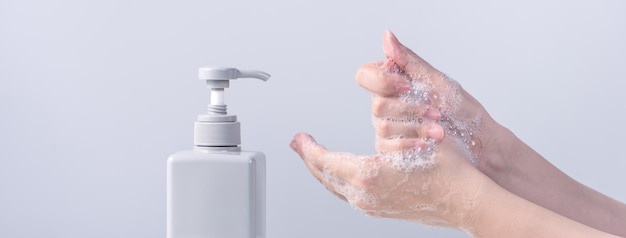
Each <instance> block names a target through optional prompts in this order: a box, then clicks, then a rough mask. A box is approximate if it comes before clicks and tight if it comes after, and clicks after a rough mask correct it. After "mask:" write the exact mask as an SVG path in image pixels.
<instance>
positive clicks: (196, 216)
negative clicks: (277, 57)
mask: <svg viewBox="0 0 626 238" xmlns="http://www.w3.org/2000/svg"><path fill="white" fill-rule="evenodd" d="M198 76H199V78H200V79H201V80H205V81H206V84H207V87H208V88H210V89H211V101H210V104H209V106H208V112H207V114H204V115H198V118H197V121H196V122H195V125H194V145H195V146H194V148H193V150H187V151H180V152H177V153H175V154H173V155H171V156H170V157H169V158H168V160H167V238H191V237H211V238H213V237H215V238H263V237H265V155H264V154H263V153H260V152H252V151H243V150H242V149H241V146H240V145H241V129H240V124H239V122H238V121H237V116H236V115H228V114H227V112H226V104H225V103H224V89H225V88H228V87H229V86H230V80H234V79H238V78H257V79H261V80H263V81H266V80H267V79H269V77H270V75H269V74H267V73H264V72H261V71H256V70H238V69H235V68H208V67H203V68H200V69H199V71H198Z"/></svg>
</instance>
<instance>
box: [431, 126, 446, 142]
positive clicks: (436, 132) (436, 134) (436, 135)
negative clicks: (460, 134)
mask: <svg viewBox="0 0 626 238" xmlns="http://www.w3.org/2000/svg"><path fill="white" fill-rule="evenodd" d="M443 136H444V132H443V130H441V128H440V127H437V126H434V125H431V126H430V127H429V128H428V137H430V138H433V139H436V140H440V139H441V138H443Z"/></svg>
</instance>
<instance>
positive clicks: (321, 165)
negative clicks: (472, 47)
mask: <svg viewBox="0 0 626 238" xmlns="http://www.w3.org/2000/svg"><path fill="white" fill-rule="evenodd" d="M400 46H401V45H400V44H399V43H398V42H397V40H395V37H394V36H393V35H392V34H391V33H390V32H388V33H386V34H385V39H384V49H385V53H386V54H387V56H388V57H389V58H390V59H394V61H392V60H388V61H387V62H384V63H373V64H369V65H366V66H364V68H362V69H361V70H359V73H357V81H358V82H359V84H361V85H362V86H363V87H364V88H366V89H368V90H369V91H371V92H372V93H373V97H374V101H373V102H374V106H373V113H374V117H375V123H374V124H375V127H376V128H377V138H378V139H377V149H378V151H379V153H378V154H377V155H369V156H357V155H354V154H350V153H342V152H331V151H328V150H327V149H326V148H324V147H323V146H321V145H319V144H318V143H317V142H316V141H315V140H314V139H313V137H311V136H309V135H307V134H303V133H300V134H297V135H296V136H295V138H294V140H293V141H292V143H291V147H292V149H293V150H294V151H296V152H297V153H298V154H299V155H300V157H302V159H303V160H304V162H305V164H306V166H307V167H308V169H309V170H310V171H311V173H312V174H313V175H314V176H315V177H316V178H317V179H318V180H319V181H320V182H321V183H322V184H324V186H325V187H326V188H327V189H328V190H330V191H331V192H333V193H335V194H337V195H338V196H339V197H340V198H342V199H344V200H346V201H348V202H350V203H351V204H352V205H353V206H355V207H357V208H359V209H361V210H363V211H364V212H366V213H367V214H369V215H372V216H379V217H388V218H398V219H405V220H412V221H419V222H422V223H426V224H430V225H438V226H448V227H457V228H458V227H464V226H466V224H467V223H468V222H469V221H471V220H472V219H471V217H472V215H471V214H472V211H473V210H474V207H475V202H476V201H475V198H476V196H477V195H478V194H479V193H480V190H481V186H482V184H483V183H482V182H483V181H482V179H484V178H485V177H484V176H480V173H479V172H478V171H477V170H476V168H475V167H474V166H472V165H471V163H470V161H471V159H470V158H469V157H470V155H469V154H468V152H467V150H466V149H465V148H463V147H462V146H459V140H458V138H457V137H455V136H452V137H445V136H444V128H443V127H442V126H441V125H439V124H437V123H438V122H439V121H441V120H442V113H441V112H442V111H443V112H446V113H448V111H446V110H442V109H446V107H442V105H448V104H449V103H450V101H451V99H449V98H448V95H450V94H451V93H450V92H449V91H444V90H439V91H437V90H433V89H435V86H434V85H433V86H429V87H432V88H430V91H426V90H422V91H419V92H418V91H416V90H414V89H415V85H411V83H412V82H411V81H410V80H408V79H407V75H409V73H410V74H412V73H415V72H418V71H417V69H416V66H415V65H414V64H411V61H410V60H409V58H407V57H408V56H407V55H405V54H400V53H403V52H397V51H398V50H399V48H398V47H400ZM394 47H396V48H394ZM390 56H391V57H390ZM393 57H396V58H393ZM403 57H404V58H403ZM411 60H414V59H411ZM424 63H425V62H424ZM426 66H429V65H427V64H423V65H421V66H419V69H420V70H423V71H420V72H427V73H428V72H431V71H432V70H431V69H429V68H426ZM424 70H425V71H424ZM429 70H430V71H429ZM433 72H435V71H433ZM436 72H438V71H436ZM437 76H438V77H440V76H442V75H437ZM383 80H384V82H381V81H383ZM440 82H441V81H436V82H434V83H440ZM422 89H425V88H422ZM444 89H446V90H454V89H455V88H453V87H450V88H444ZM453 92H456V91H453ZM412 95H413V96H415V95H418V96H420V97H421V98H417V99H416V100H412V99H411V98H410V97H411V96H412ZM402 97H404V98H402ZM414 99H415V98H414Z"/></svg>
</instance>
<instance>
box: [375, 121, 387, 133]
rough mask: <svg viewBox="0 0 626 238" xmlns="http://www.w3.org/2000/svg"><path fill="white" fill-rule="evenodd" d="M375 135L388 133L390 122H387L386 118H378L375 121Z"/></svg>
mask: <svg viewBox="0 0 626 238" xmlns="http://www.w3.org/2000/svg"><path fill="white" fill-rule="evenodd" d="M375 127H376V135H378V136H379V137H387V136H388V135H389V130H390V127H391V122H389V121H388V120H384V119H383V120H378V122H376V125H375Z"/></svg>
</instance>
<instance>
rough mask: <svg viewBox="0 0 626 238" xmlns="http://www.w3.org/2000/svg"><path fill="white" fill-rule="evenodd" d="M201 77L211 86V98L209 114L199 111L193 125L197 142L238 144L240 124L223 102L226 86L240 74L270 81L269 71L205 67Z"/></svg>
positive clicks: (240, 76) (242, 76)
mask: <svg viewBox="0 0 626 238" xmlns="http://www.w3.org/2000/svg"><path fill="white" fill-rule="evenodd" d="M198 77H199V78H200V79H201V80H206V84H207V87H208V88H210V89H211V102H210V104H209V106H208V114H206V115H198V120H197V121H196V123H195V126H194V143H195V145H196V146H202V147H238V146H239V145H240V144H241V132H240V125H239V122H238V121H237V116H235V115H227V113H226V104H225V103H224V88H228V87H229V86H230V80H233V79H238V78H256V79H260V80H263V81H267V79H269V78H270V75H269V74H268V73H265V72H262V71H258V70H238V69H235V68H211V67H202V68H200V69H199V70H198Z"/></svg>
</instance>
